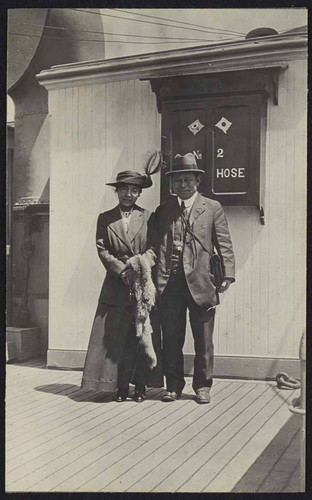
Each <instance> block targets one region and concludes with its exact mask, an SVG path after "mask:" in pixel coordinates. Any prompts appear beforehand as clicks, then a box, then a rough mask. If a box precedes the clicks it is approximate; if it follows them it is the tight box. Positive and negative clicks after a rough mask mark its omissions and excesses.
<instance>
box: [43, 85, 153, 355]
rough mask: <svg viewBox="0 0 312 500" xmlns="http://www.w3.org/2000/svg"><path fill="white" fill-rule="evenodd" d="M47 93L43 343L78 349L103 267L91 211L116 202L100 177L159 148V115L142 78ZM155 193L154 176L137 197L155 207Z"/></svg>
mask: <svg viewBox="0 0 312 500" xmlns="http://www.w3.org/2000/svg"><path fill="white" fill-rule="evenodd" d="M49 99H50V113H51V114H52V124H53V126H52V137H51V141H52V152H51V178H50V183H51V184H50V186H51V195H50V205H51V225H50V235H51V242H50V245H51V246H50V319H49V349H69V350H70V349H72V350H79V349H86V347H87V343H88V338H89V335H90V330H91V326H92V321H93V316H94V312H95V308H96V303H97V299H98V295H99V292H100V287H101V285H102V281H103V278H104V272H105V271H104V268H103V266H102V264H101V263H100V261H99V259H98V257H97V253H96V249H95V230H96V221H97V217H98V214H99V213H100V212H102V211H104V210H107V209H109V208H112V207H113V206H114V205H115V204H116V202H117V198H116V195H115V194H114V191H113V189H112V188H109V187H107V186H105V183H106V182H109V181H112V180H114V178H115V176H116V173H117V172H118V171H120V170H125V169H142V168H143V163H144V159H145V157H146V152H147V151H150V152H152V151H154V150H156V149H159V148H160V116H159V114H158V112H157V109H156V105H155V96H154V94H152V92H151V90H150V84H149V83H148V82H139V81H124V82H110V83H106V84H94V85H86V86H79V87H69V88H66V89H61V90H57V91H52V92H50V94H49ZM151 191H152V193H151ZM158 200H159V180H158V179H157V180H155V182H154V187H153V188H152V189H151V190H149V193H148V194H145V193H144V195H142V203H141V204H142V206H149V207H150V208H152V209H154V208H155V207H156V206H157V203H158ZM140 201H141V200H140Z"/></svg>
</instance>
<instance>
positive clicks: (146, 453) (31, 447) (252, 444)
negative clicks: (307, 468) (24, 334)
mask: <svg viewBox="0 0 312 500" xmlns="http://www.w3.org/2000/svg"><path fill="white" fill-rule="evenodd" d="M80 380H81V372H79V371H59V370H48V369H46V368H45V365H44V364H43V363H40V362H37V363H31V362H29V363H23V364H16V365H14V364H7V396H6V410H7V416H6V437H7V444H6V491H7V492H21V491H23V492H24V491H25V492H26V491H28V492H30V491H33V492H125V491H128V492H231V491H235V492H240V491H241V492H246V491H249V492H256V491H262V492H265V491H267V492H270V491H279V492H282V491H299V489H298V485H299V478H298V474H299V473H298V466H299V450H298V445H296V446H295V445H294V443H297V444H298V442H299V441H298V429H299V427H298V426H299V425H300V418H299V417H298V419H297V420H295V421H292V420H291V419H292V414H291V413H290V412H289V409H288V406H289V404H290V403H291V401H292V399H293V398H294V397H296V396H298V395H299V394H298V391H293V390H278V389H277V387H276V384H275V383H273V382H272V383H271V382H258V381H246V380H224V379H217V380H215V382H214V385H213V388H212V401H211V403H210V404H209V405H198V404H196V403H195V402H194V400H193V391H192V388H191V379H188V383H187V385H186V387H185V390H184V392H183V396H182V398H181V399H180V400H178V401H176V402H174V403H162V402H161V401H160V399H161V397H162V393H163V391H162V390H160V389H150V390H149V391H148V397H147V400H146V401H145V402H144V403H142V404H138V403H135V402H133V401H132V400H129V401H127V402H125V403H116V402H115V401H113V398H112V396H104V395H103V394H94V393H93V394H92V393H90V392H84V391H81V390H80ZM296 418H297V417H295V419H296ZM298 421H299V423H298ZM292 422H293V423H292ZM289 423H291V425H290V426H289ZM279 433H282V434H281V436H282V437H281V438H280V439H277V437H278V436H279ZM276 439H277V441H276ZM275 442H277V443H278V444H277V446H275V445H274V443H275ZM291 443H293V444H291ZM270 447H271V448H270ZM272 447H273V449H272ZM287 450H289V453H288V454H287ZM266 452H268V453H269V457H271V459H270V460H269V461H268V460H267V459H266V458H265V453H266ZM263 457H264V458H263ZM285 457H286V458H285ZM287 457H288V458H287ZM261 459H262V461H261V463H260V468H258V466H257V467H256V465H257V464H258V462H257V461H259V460H261ZM261 464H262V467H261ZM255 467H256V469H255ZM273 469H274V470H273ZM250 471H252V472H251V475H250V473H249V472H250ZM273 473H274V474H273ZM259 474H260V475H259ZM272 474H273V475H274V478H273V479H272V477H273V476H272ZM270 477H271V482H270ZM259 478H260V479H259ZM291 478H292V479H291ZM273 483H274V484H273ZM270 484H271V486H270ZM272 488H273V489H272ZM274 488H275V489H274Z"/></svg>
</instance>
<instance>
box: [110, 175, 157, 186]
mask: <svg viewBox="0 0 312 500" xmlns="http://www.w3.org/2000/svg"><path fill="white" fill-rule="evenodd" d="M120 184H134V185H135V186H138V187H140V188H142V189H144V188H149V187H151V186H152V185H153V182H152V179H151V178H150V176H149V175H147V174H140V173H139V172H136V171H135V170H124V171H123V172H119V173H118V174H117V177H116V181H115V182H107V183H106V185H107V186H114V187H118V186H119V185H120Z"/></svg>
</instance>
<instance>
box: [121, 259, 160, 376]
mask: <svg viewBox="0 0 312 500" xmlns="http://www.w3.org/2000/svg"><path fill="white" fill-rule="evenodd" d="M127 264H128V266H129V267H130V268H131V269H132V271H133V274H134V281H133V284H132V286H131V289H132V292H133V293H134V296H135V304H134V314H135V326H136V334H137V337H139V339H140V340H139V343H140V345H141V346H142V347H143V349H144V350H145V353H146V357H147V360H148V365H149V368H154V367H155V366H156V365H157V358H156V354H155V351H154V347H153V342H152V332H153V330H152V326H151V322H150V312H151V309H152V307H153V306H154V304H155V300H156V288H155V286H154V283H153V280H152V273H151V267H150V264H149V262H148V260H147V258H146V257H145V256H144V255H140V254H137V255H134V256H133V257H130V259H128V261H127Z"/></svg>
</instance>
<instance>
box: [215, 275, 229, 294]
mask: <svg viewBox="0 0 312 500" xmlns="http://www.w3.org/2000/svg"><path fill="white" fill-rule="evenodd" d="M231 283H232V280H231V279H230V278H224V279H223V281H222V283H221V285H220V286H219V288H218V292H219V293H223V292H226V290H227V289H228V288H229V286H230V284H231Z"/></svg>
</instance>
